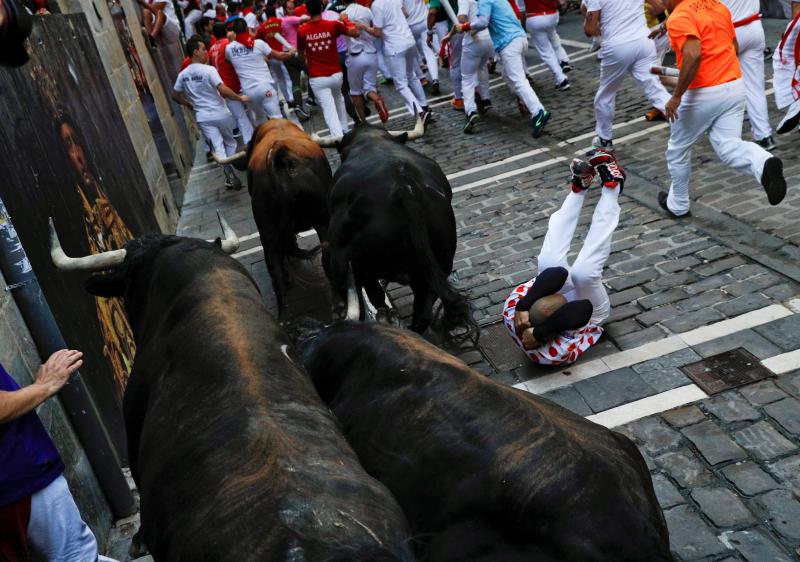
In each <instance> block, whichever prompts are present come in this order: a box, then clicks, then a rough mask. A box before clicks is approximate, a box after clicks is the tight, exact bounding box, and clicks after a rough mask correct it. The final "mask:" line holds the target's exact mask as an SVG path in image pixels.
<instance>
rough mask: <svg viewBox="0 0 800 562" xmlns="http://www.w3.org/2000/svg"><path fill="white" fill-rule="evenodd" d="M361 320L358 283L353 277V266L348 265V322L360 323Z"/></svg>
mask: <svg viewBox="0 0 800 562" xmlns="http://www.w3.org/2000/svg"><path fill="white" fill-rule="evenodd" d="M360 318H361V305H360V303H359V302H358V292H357V291H356V281H355V278H354V277H353V265H352V264H348V265H347V320H352V321H353V322H358V320H359V319H360Z"/></svg>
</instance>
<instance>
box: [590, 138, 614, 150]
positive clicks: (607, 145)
mask: <svg viewBox="0 0 800 562" xmlns="http://www.w3.org/2000/svg"><path fill="white" fill-rule="evenodd" d="M592 146H593V147H595V148H602V149H603V150H606V151H608V152H612V151H613V150H614V143H613V142H611V139H603V138H600V137H594V138H593V139H592Z"/></svg>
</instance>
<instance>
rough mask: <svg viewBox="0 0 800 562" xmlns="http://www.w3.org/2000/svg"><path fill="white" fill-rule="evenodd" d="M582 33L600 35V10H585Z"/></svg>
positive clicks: (588, 35)
mask: <svg viewBox="0 0 800 562" xmlns="http://www.w3.org/2000/svg"><path fill="white" fill-rule="evenodd" d="M583 33H584V34H585V35H586V36H587V37H599V36H600V12H587V13H586V18H585V20H584V23H583Z"/></svg>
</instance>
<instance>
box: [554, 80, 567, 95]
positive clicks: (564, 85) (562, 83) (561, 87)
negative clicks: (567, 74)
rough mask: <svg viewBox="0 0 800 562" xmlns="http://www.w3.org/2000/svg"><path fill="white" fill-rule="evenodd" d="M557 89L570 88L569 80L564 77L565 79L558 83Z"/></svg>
mask: <svg viewBox="0 0 800 562" xmlns="http://www.w3.org/2000/svg"><path fill="white" fill-rule="evenodd" d="M556 90H560V91H562V92H563V91H565V90H569V80H568V79H567V78H564V80H563V81H562V82H561V83H560V84H556Z"/></svg>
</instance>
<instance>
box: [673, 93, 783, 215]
mask: <svg viewBox="0 0 800 562" xmlns="http://www.w3.org/2000/svg"><path fill="white" fill-rule="evenodd" d="M744 100H745V88H744V83H743V82H742V80H734V81H733V82H728V83H726V84H720V85H718V86H711V87H709V88H697V89H694V90H687V91H686V93H685V94H683V99H682V100H681V105H680V107H678V120H677V121H675V122H674V123H672V127H671V130H670V135H669V143H668V144H667V154H666V156H667V167H668V168H669V173H670V175H671V176H672V185H671V186H670V188H669V197H668V198H667V207H669V210H670V211H672V212H673V213H676V214H678V215H682V214H685V213H686V212H687V211H688V210H689V176H690V175H691V173H692V161H691V155H692V145H694V143H695V142H696V141H697V139H699V138H700V137H701V136H702V135H703V133H705V132H706V131H708V133H709V134H708V136H709V140H710V141H711V146H712V147H714V151H715V152H716V153H717V156H719V159H720V160H722V162H723V163H725V164H726V165H728V166H730V167H731V168H735V169H737V170H742V171H748V172H750V174H751V175H752V176H753V177H754V178H756V180H757V181H759V182H760V181H761V174H762V172H763V171H764V163H765V162H766V161H767V159H769V158H770V156H771V155H770V153H769V152H767V151H766V150H764V149H763V148H761V147H760V146H758V145H757V144H756V143H754V142H745V141H743V140H742V122H743V120H744Z"/></svg>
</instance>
